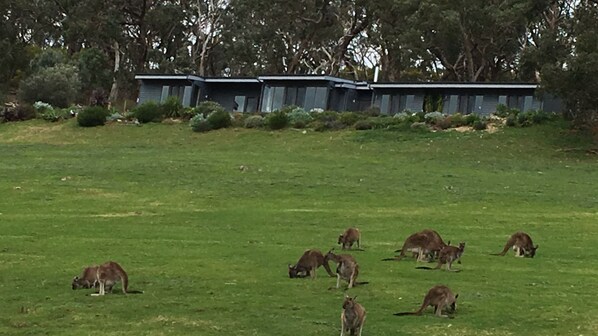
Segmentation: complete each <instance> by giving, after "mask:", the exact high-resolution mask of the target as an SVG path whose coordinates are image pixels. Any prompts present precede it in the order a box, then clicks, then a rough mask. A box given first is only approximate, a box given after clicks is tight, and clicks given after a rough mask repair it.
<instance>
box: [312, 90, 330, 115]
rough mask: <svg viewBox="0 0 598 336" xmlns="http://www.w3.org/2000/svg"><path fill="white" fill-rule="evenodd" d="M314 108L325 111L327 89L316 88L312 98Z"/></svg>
mask: <svg viewBox="0 0 598 336" xmlns="http://www.w3.org/2000/svg"><path fill="white" fill-rule="evenodd" d="M314 107H317V108H321V109H323V110H325V109H326V108H327V107H328V88H326V87H318V88H316V96H315V98H314Z"/></svg>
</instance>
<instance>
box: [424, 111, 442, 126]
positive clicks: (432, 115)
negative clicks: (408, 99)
mask: <svg viewBox="0 0 598 336" xmlns="http://www.w3.org/2000/svg"><path fill="white" fill-rule="evenodd" d="M439 119H444V114H442V113H441V112H429V113H426V114H424V121H425V122H427V123H429V124H435V123H436V121H437V120H439Z"/></svg>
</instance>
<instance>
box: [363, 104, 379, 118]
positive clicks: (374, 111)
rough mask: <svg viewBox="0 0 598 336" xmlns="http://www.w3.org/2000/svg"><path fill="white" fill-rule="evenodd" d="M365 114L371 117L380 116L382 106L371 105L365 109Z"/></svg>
mask: <svg viewBox="0 0 598 336" xmlns="http://www.w3.org/2000/svg"><path fill="white" fill-rule="evenodd" d="M363 112H364V113H365V115H367V116H370V117H378V116H379V115H380V108H379V107H378V106H370V107H369V108H367V109H366V110H365V111H363Z"/></svg>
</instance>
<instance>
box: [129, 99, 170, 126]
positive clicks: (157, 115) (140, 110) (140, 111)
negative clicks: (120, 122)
mask: <svg viewBox="0 0 598 336" xmlns="http://www.w3.org/2000/svg"><path fill="white" fill-rule="evenodd" d="M133 116H134V117H135V118H137V120H139V122H140V123H142V124H145V123H149V122H160V121H162V119H164V114H163V110H162V108H161V107H160V105H159V104H158V103H156V102H154V101H148V102H145V103H143V104H141V105H138V106H136V107H135V108H134V109H133Z"/></svg>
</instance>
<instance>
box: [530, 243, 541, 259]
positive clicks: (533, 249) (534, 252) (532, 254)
mask: <svg viewBox="0 0 598 336" xmlns="http://www.w3.org/2000/svg"><path fill="white" fill-rule="evenodd" d="M538 247H539V245H536V246H534V247H532V249H531V250H530V251H529V256H530V257H531V258H533V257H534V256H535V255H536V250H537V249H538Z"/></svg>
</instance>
